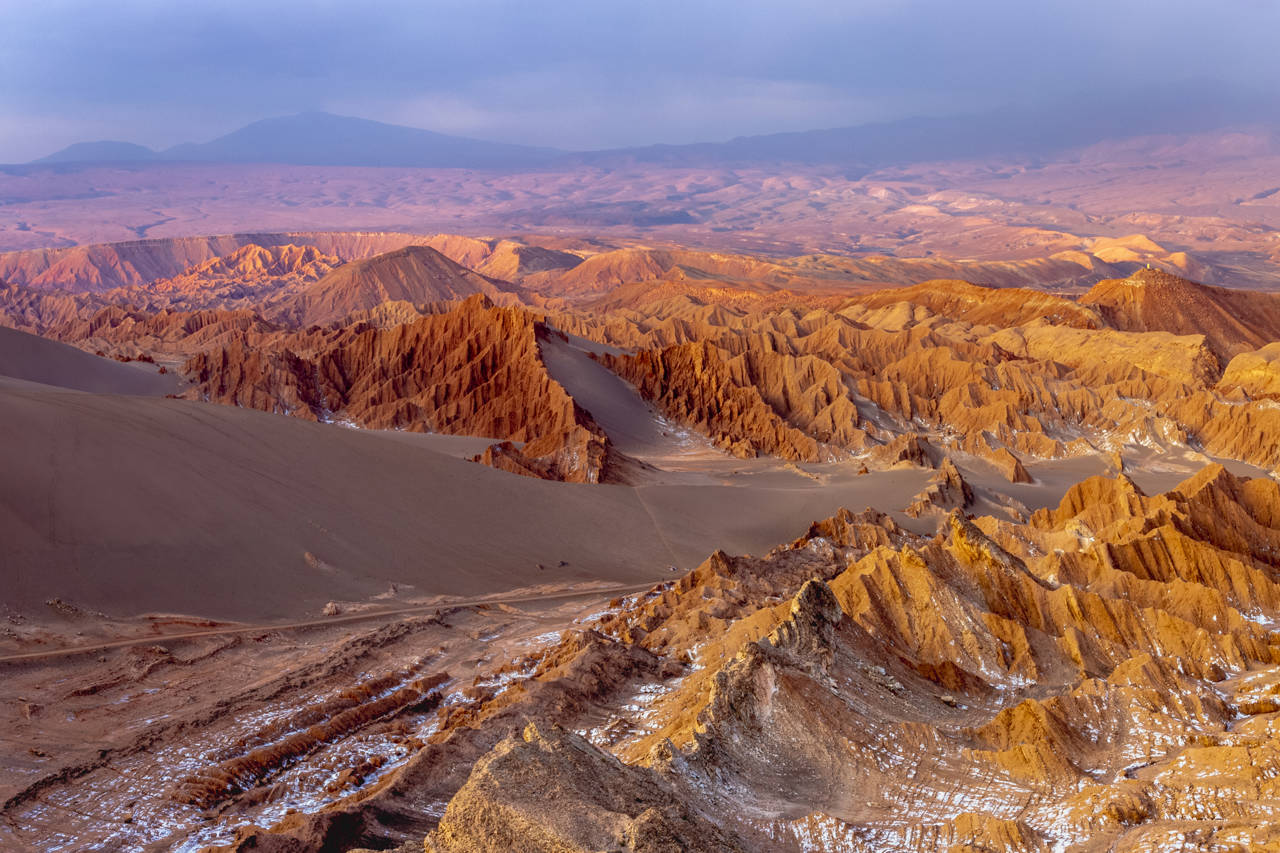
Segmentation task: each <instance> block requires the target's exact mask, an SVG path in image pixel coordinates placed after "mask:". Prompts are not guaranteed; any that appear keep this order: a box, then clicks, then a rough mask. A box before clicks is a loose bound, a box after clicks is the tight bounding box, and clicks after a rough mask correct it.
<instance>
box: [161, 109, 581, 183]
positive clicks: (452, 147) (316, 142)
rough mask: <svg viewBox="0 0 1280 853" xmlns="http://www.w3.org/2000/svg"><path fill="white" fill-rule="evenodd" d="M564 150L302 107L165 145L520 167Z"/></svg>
mask: <svg viewBox="0 0 1280 853" xmlns="http://www.w3.org/2000/svg"><path fill="white" fill-rule="evenodd" d="M560 154H561V152H559V151H556V150H555V149H551V148H533V147H530V146H526V145H507V144H505V143H501V142H485V141H482V140H479V139H467V138H465V137H461V136H447V135H445V134H443V133H434V132H432V131H430V130H420V129H418V128H414V127H401V126H399V125H394V124H384V123H383V122H380V121H369V120H368V119H362V118H349V117H346V116H336V115H330V114H329V113H300V114H298V115H292V116H282V117H279V118H269V119H263V120H262V121H255V122H254V123H253V124H250V125H246V126H245V127H242V128H240V129H239V130H237V131H234V132H232V133H229V134H227V135H226V136H221V137H219V138H217V139H215V140H213V141H212V142H205V143H202V144H196V143H187V144H185V145H178V146H175V147H173V148H170V149H169V150H167V151H165V152H164V154H163V156H164V159H166V160H186V161H192V160H198V161H214V162H222V163H289V164H293V165H299V166H418V167H437V168H473V169H519V168H529V167H532V166H539V165H542V164H544V163H547V162H549V161H551V160H553V159H555V158H556V157H558V156H559V155H560Z"/></svg>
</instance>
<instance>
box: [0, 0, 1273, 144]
mask: <svg viewBox="0 0 1280 853" xmlns="http://www.w3.org/2000/svg"><path fill="white" fill-rule="evenodd" d="M1278 29H1280V4H1277V3H1274V2H1262V0H1224V2H1222V3H1219V4H1215V7H1214V8H1213V10H1212V13H1211V14H1210V13H1209V11H1208V10H1207V6H1206V4H1204V3H1203V2H1197V0H1167V2H1165V3H1163V4H1161V5H1159V6H1158V7H1152V6H1151V5H1150V4H1149V3H1146V2H1136V0H1109V2H1103V0H1074V2H1068V0H1045V2H1039V3H1018V4H1015V3H1010V2H1007V0H971V2H967V3H956V2H954V0H793V2H790V3H787V4H782V3H778V2H776V0H738V2H736V3H732V4H730V3H725V2H722V0H650V1H649V2H646V3H640V2H634V0H626V1H625V2H624V0H611V1H610V2H600V0H593V1H592V2H581V0H542V2H539V3H529V2H527V0H522V1H521V2H515V0H381V2H377V1H376V0H372V1H371V2H368V3H363V4H356V3H353V2H335V0H306V1H305V2H304V0H256V2H249V0H189V2H186V3H173V2H171V0H163V1H162V2H161V0H115V1H114V2H112V3H100V2H97V1H96V0H45V2H42V3H39V4H36V3H30V4H18V3H12V2H4V0H0V32H4V33H5V37H4V38H2V39H0V79H4V80H5V85H4V86H0V120H3V121H4V123H5V125H6V126H9V127H12V126H14V124H15V121H17V120H18V119H19V118H25V119H26V120H28V122H29V123H30V127H31V130H30V132H29V133H27V134H25V135H24V136H23V137H22V138H21V139H19V138H15V137H13V136H11V135H10V134H6V135H5V137H3V138H0V160H3V159H6V158H12V157H13V153H12V152H16V151H18V150H20V149H23V148H26V147H30V146H32V145H36V144H45V143H52V142H54V141H55V139H56V140H61V139H63V138H64V135H63V130H64V129H65V128H66V127H67V123H70V125H75V123H76V122H77V121H79V122H80V126H81V127H82V132H78V134H77V136H76V137H75V138H79V139H85V138H91V137H92V136H95V135H101V134H108V135H111V136H116V137H120V138H125V139H129V140H133V141H138V142H142V143H144V144H152V145H168V144H172V143H175V142H178V141H185V140H203V139H208V138H211V137H212V136H215V135H217V134H219V133H222V132H226V131H229V130H231V129H234V127H236V126H237V125H239V124H242V123H243V122H245V121H247V120H251V119H253V118H260V117H264V116H269V115H279V114H285V113H290V112H298V111H301V110H308V109H331V110H334V111H339V112H346V113H350V114H354V115H362V116H368V117H372V118H382V119H384V120H393V121H403V122H406V123H412V124H416V125H419V126H427V127H432V128H434V129H439V130H444V131H452V132H464V133H471V134H473V135H487V136H492V137H494V138H502V139H506V140H509V141H529V142H536V143H542V144H554V145H559V146H562V147H571V148H582V147H594V146H599V145H619V144H637V143H643V142H654V141H669V142H684V141H692V140H698V139H706V140H712V139H721V138H725V137H727V136H733V135H738V134H745V133H760V132H768V131H773V130H789V129H800V128H802V127H810V126H831V125H838V124H849V123H855V122H859V121H867V120H875V119H879V118H893V117H900V116H906V115H913V114H938V113H945V112H958V111H963V110H969V109H980V108H984V107H988V106H996V105H999V104H1002V103H1007V102H1024V103H1025V102H1028V101H1032V100H1035V99H1045V98H1054V97H1061V96H1064V95H1066V94H1069V93H1075V92H1081V91H1089V90H1098V91H1102V90H1110V91H1117V90H1124V89H1127V88H1136V87H1142V86H1148V85H1151V84H1154V83H1157V82H1160V81H1162V80H1163V81H1168V80H1170V79H1179V78H1182V77H1216V78H1221V79H1225V80H1227V81H1228V82H1233V83H1242V84H1245V83H1249V82H1250V81H1251V80H1252V81H1258V84H1259V85H1264V84H1266V83H1267V81H1271V80H1274V79H1276V77H1277V74H1278V73H1280V58H1278V57H1277V53H1276V52H1275V51H1274V50H1273V49H1272V46H1271V44H1270V42H1271V40H1272V35H1271V34H1272V33H1274V32H1276V31H1277V30H1278ZM66 141H72V140H71V139H67V140H66Z"/></svg>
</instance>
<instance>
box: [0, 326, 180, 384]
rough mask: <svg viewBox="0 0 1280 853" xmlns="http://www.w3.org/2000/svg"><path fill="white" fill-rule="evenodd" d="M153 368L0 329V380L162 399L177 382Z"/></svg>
mask: <svg viewBox="0 0 1280 853" xmlns="http://www.w3.org/2000/svg"><path fill="white" fill-rule="evenodd" d="M156 370H157V369H156V366H155V365H154V364H142V363H134V364H122V363H120V362H118V361H112V360H111V359H106V358H99V357H98V356H96V355H90V354H89V353H87V352H84V351H83V350H78V349H76V348H75V347H73V346H68V345H67V344H60V343H58V342H57V341H50V340H47V339H45V338H41V337H37V336H36V335H29V334H27V333H26V332H19V331H16V330H14V329H9V328H5V327H0V376H10V377H13V378H14V379H24V380H26V381H28V382H40V383H42V384H44V385H57V386H59V387H62V388H72V389H75V390H77V391H94V392H97V393H100V394H143V395H149V396H163V395H164V394H167V393H169V392H171V391H175V390H177V387H178V381H179V380H178V378H177V377H176V376H173V375H163V374H160V373H157V372H156Z"/></svg>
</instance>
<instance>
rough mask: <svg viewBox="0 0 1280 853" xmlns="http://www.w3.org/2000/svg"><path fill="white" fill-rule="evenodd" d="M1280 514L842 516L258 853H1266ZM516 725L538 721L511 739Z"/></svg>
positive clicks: (1225, 480) (704, 576)
mask: <svg viewBox="0 0 1280 853" xmlns="http://www.w3.org/2000/svg"><path fill="white" fill-rule="evenodd" d="M945 464H946V463H944V466H945ZM1277 508H1280V486H1278V485H1277V484H1276V483H1274V482H1271V481H1266V480H1242V479H1239V478H1236V477H1234V476H1232V475H1231V474H1229V473H1228V472H1226V471H1225V470H1224V469H1222V468H1221V467H1220V466H1210V467H1208V468H1206V469H1204V470H1203V471H1202V472H1201V473H1200V474H1198V475H1196V476H1195V477H1193V478H1191V479H1190V480H1188V481H1186V482H1184V483H1183V484H1181V485H1180V486H1178V487H1177V488H1176V489H1174V490H1172V491H1170V492H1168V493H1166V494H1163V495H1157V496H1147V495H1145V494H1143V493H1142V492H1141V490H1139V489H1138V488H1137V487H1136V486H1135V485H1134V484H1133V483H1132V481H1130V480H1128V479H1126V478H1123V477H1121V478H1119V479H1105V478H1100V477H1098V478H1093V479H1091V480H1088V481H1085V482H1084V483H1081V484H1080V485H1078V486H1077V487H1075V488H1074V489H1072V490H1071V491H1070V492H1069V493H1068V494H1067V496H1066V497H1065V498H1064V499H1063V501H1062V503H1061V504H1060V506H1058V507H1057V508H1056V509H1053V510H1045V511H1041V512H1038V513H1037V514H1036V515H1035V516H1034V517H1033V518H1032V519H1031V520H1030V522H1028V523H1012V522H1008V521H999V520H996V519H992V518H981V519H976V520H974V521H968V520H965V519H964V518H963V516H961V515H960V514H959V513H958V512H953V513H952V514H951V515H950V517H949V519H948V521H947V524H946V525H945V527H944V529H943V530H942V532H940V533H939V535H937V536H936V537H934V538H932V539H927V540H926V539H923V538H921V537H916V536H913V535H912V534H909V533H906V532H904V531H902V530H901V529H900V528H898V527H897V526H896V525H895V524H894V523H893V522H892V521H891V520H889V519H887V518H885V517H884V516H882V515H878V514H875V513H870V512H869V513H864V514H862V515H858V516H855V515H852V514H849V513H841V514H840V515H838V516H836V517H835V518H832V519H829V520H827V521H825V522H822V523H819V524H815V525H814V526H813V527H812V528H811V529H810V530H809V531H808V533H807V534H806V535H805V536H803V537H801V538H800V539H798V540H796V541H795V542H794V543H792V544H791V545H788V546H785V547H781V548H778V549H775V550H774V551H773V552H771V553H770V554H768V555H767V556H766V557H764V558H760V559H753V558H732V557H728V556H726V555H724V554H715V555H713V556H712V557H711V558H710V559H709V560H708V561H707V562H706V563H704V564H703V565H702V566H700V567H699V568H698V569H697V570H695V571H694V572H692V573H690V574H689V575H687V576H686V577H684V578H682V579H681V580H680V581H678V582H676V583H675V584H668V585H663V586H660V587H656V588H654V589H653V590H651V591H650V592H649V593H647V594H644V595H638V596H635V597H632V598H629V599H627V600H625V601H618V602H615V605H614V609H613V610H612V612H610V613H608V614H606V615H604V616H603V617H601V618H600V619H599V620H598V621H597V622H596V623H595V624H594V625H593V626H592V630H590V631H586V632H570V633H567V634H566V635H565V636H564V637H563V638H562V640H561V642H560V644H559V645H557V646H555V647H554V648H552V649H549V650H547V651H545V652H542V653H539V654H536V655H534V656H532V657H530V658H529V659H522V660H514V661H512V662H511V663H510V665H509V668H508V669H507V670H505V671H507V672H509V673H510V674H511V675H512V676H513V677H514V681H513V683H512V686H510V687H508V688H506V689H505V690H498V691H485V692H483V693H481V694H479V695H478V696H477V698H476V699H475V700H474V701H473V702H471V703H470V704H469V705H467V706H465V707H456V708H453V709H449V710H447V711H442V712H441V715H442V717H443V721H442V724H441V727H440V733H439V734H438V735H437V736H435V737H434V738H433V741H434V743H433V745H432V746H429V747H428V748H427V749H425V750H424V751H423V752H422V753H420V754H419V755H418V756H417V757H415V758H414V759H413V760H412V761H411V762H410V763H409V764H408V765H406V767H405V769H404V770H403V771H401V772H399V773H398V774H393V776H392V777H391V778H389V779H388V780H387V781H386V782H385V783H382V784H380V785H379V786H377V787H376V789H375V790H373V791H371V792H370V793H368V794H367V795H365V796H363V797H362V798H359V799H353V800H351V801H348V802H345V803H342V804H340V805H339V806H337V807H335V808H334V809H333V810H331V811H330V812H328V813H325V812H322V813H320V814H317V815H315V816H311V817H307V818H301V817H299V818H297V819H294V820H291V821H289V822H287V823H286V824H285V825H282V826H281V827H280V828H279V831H278V832H277V833H274V834H272V833H260V832H259V833H253V834H250V835H246V836H244V837H243V838H242V839H241V841H240V842H239V846H238V847H237V849H275V850H286V849H290V850H291V849H301V848H300V847H298V846H297V842H296V841H291V840H290V839H302V838H306V839H308V843H311V844H317V843H340V839H342V838H354V837H362V838H369V837H376V836H377V833H378V832H379V831H381V832H384V833H386V834H385V835H384V836H382V837H383V838H385V839H386V840H388V841H390V842H392V843H397V842H398V841H399V840H401V839H403V838H405V836H406V835H407V836H408V837H409V838H410V839H412V838H414V834H413V832H412V831H409V832H406V831H405V828H406V827H408V826H411V825H412V826H423V825H428V826H431V827H433V831H432V833H431V834H429V835H428V840H427V842H426V843H427V849H436V850H441V851H444V850H455V849H482V850H483V849H500V848H501V846H502V845H504V844H509V843H510V839H512V838H516V837H521V838H523V839H528V841H527V845H528V849H530V850H564V849H572V850H577V849H583V850H598V849H617V848H621V849H668V848H667V847H662V846H659V845H660V843H666V844H668V845H676V846H675V847H672V848H671V849H679V847H680V846H681V845H683V846H684V847H685V848H689V847H693V848H697V849H719V847H718V846H717V845H725V844H727V845H730V849H741V850H761V851H764V850H769V851H775V850H782V851H800V850H808V849H814V848H815V847H816V848H819V849H848V850H858V851H863V850H865V851H871V850H876V851H930V850H939V851H946V850H985V851H1010V853H1012V851H1028V850H1033V851H1041V850H1051V849H1073V850H1082V851H1087V853H1092V851H1102V850H1134V851H1136V850H1148V849H1161V847H1160V845H1168V844H1178V845H1182V849H1197V850H1209V849H1219V848H1220V847H1222V846H1223V845H1226V849H1233V848H1232V845H1235V848H1238V849H1268V848H1267V847H1266V845H1268V844H1272V843H1274V840H1275V836H1274V832H1273V830H1271V829H1270V827H1271V826H1272V825H1273V824H1274V822H1275V821H1276V819H1277V818H1278V817H1280V808H1278V807H1277V806H1276V798H1275V797H1274V796H1273V792H1272V787H1273V786H1272V784H1271V781H1270V779H1271V776H1272V775H1273V772H1272V769H1273V767H1276V766H1280V752H1277V749H1276V742H1275V738H1274V737H1273V735H1272V732H1271V727H1272V717H1273V716H1274V715H1275V713H1276V712H1277V708H1280V704H1277V701H1276V698H1275V697H1276V695H1277V691H1278V690H1280V630H1277V628H1276V626H1277V624H1278V623H1277V622H1276V620H1277V619H1278V618H1280V583H1277V581H1276V579H1275V570H1276V568H1277V566H1278V565H1280V558H1278V557H1277V556H1276V555H1277V554H1280V550H1278V549H1277V545H1280V512H1278V511H1277ZM589 661H590V662H591V663H588V662H589ZM606 661H608V663H607V664H606ZM499 671H504V670H499ZM587 673H590V675H587ZM584 679H585V680H584ZM513 719H528V720H530V721H532V722H533V723H534V724H535V726H534V728H530V729H526V733H525V735H524V736H523V737H517V738H508V739H505V740H504V739H503V736H500V734H499V732H501V731H502V730H503V728H504V725H505V724H504V723H503V722H500V721H510V720H513ZM551 720H555V721H556V722H557V723H558V724H559V725H560V726H561V727H562V728H563V729H565V730H568V731H565V732H563V733H562V732H560V731H557V730H556V729H555V728H554V727H553V725H552V723H551ZM572 731H576V732H577V734H573V733H571V732H572ZM484 744H488V746H485V745H484ZM486 752H487V754H484V753H486ZM482 756H483V757H482ZM460 766H463V767H468V768H470V772H469V773H467V774H466V778H465V779H464V778H463V776H462V775H460V774H459V772H458V770H459V767H460ZM449 791H452V792H456V793H446V792H449ZM628 793H629V794H630V797H628V796H626V794H628ZM442 796H443V797H444V798H445V799H448V800H449V804H448V806H447V807H446V808H444V809H443V812H442V815H443V816H442V817H441V818H438V819H435V818H432V817H431V816H430V814H429V813H428V812H424V811H423V810H422V807H421V806H420V805H418V804H420V803H422V802H436V801H438V800H437V798H440V797H442ZM538 803H543V804H545V805H546V806H547V807H545V808H542V809H539V808H538V805H537V804H538ZM339 818H341V819H339ZM379 827H381V830H379ZM644 844H650V845H654V846H643V845H644ZM433 845H434V846H433ZM628 845H632V846H628ZM704 845H705V846H704ZM1214 845H1217V847H1215V846H1214Z"/></svg>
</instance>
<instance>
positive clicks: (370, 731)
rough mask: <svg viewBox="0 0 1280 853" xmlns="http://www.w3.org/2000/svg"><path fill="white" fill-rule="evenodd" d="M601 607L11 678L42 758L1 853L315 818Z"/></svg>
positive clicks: (10, 788)
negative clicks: (51, 677) (511, 663)
mask: <svg viewBox="0 0 1280 853" xmlns="http://www.w3.org/2000/svg"><path fill="white" fill-rule="evenodd" d="M584 601H585V602H586V603H585V604H584ZM602 604H603V602H599V603H591V599H590V597H589V596H588V597H587V598H586V599H578V600H574V599H570V600H569V602H567V603H561V604H554V603H553V604H551V605H545V604H541V603H536V602H535V603H533V604H532V605H526V607H530V606H531V607H532V608H533V609H519V608H517V607H512V606H509V605H504V606H481V607H478V608H477V607H473V608H466V609H452V610H451V609H445V610H443V611H441V614H440V616H438V617H429V616H428V617H418V618H410V619H407V620H404V621H401V622H391V623H389V624H387V625H384V626H379V627H372V628H364V629H360V628H358V627H356V628H355V629H346V630H345V631H344V630H343V629H338V628H328V629H326V628H323V627H321V628H314V629H311V630H308V631H294V632H280V633H273V632H270V631H264V632H262V633H259V634H256V635H249V636H247V637H241V636H237V637H233V638H210V639H208V640H204V639H201V640H192V641H187V642H179V643H174V644H172V648H165V649H160V648H158V647H157V648H148V647H142V648H131V649H125V650H121V651H113V652H109V653H107V654H106V655H105V657H106V658H107V661H106V663H105V664H99V663H98V662H97V661H96V659H68V660H66V661H64V662H62V663H61V664H57V665H55V666H54V667H53V668H52V670H50V669H34V668H32V669H13V670H11V677H10V678H9V679H7V686H6V694H10V693H12V694H13V695H20V696H22V697H24V698H25V699H26V702H27V704H26V705H25V706H24V707H26V709H27V710H26V712H25V713H23V712H22V711H21V709H19V710H18V712H17V717H16V718H14V719H10V720H9V721H8V724H7V726H6V728H7V729H8V731H9V733H10V734H9V736H8V737H7V738H6V741H7V743H6V750H9V751H13V752H15V753H17V752H18V751H19V749H18V746H19V744H28V745H29V752H28V753H27V757H28V758H29V759H30V762H29V764H30V766H29V767H27V768H25V769H21V772H17V771H18V770H19V768H13V770H14V773H13V775H10V776H8V778H7V779H6V798H7V803H6V806H5V813H6V816H7V818H9V822H8V824H7V828H6V830H5V835H4V837H5V838H6V839H7V840H6V841H5V844H12V845H14V846H15V848H17V849H24V846H38V847H40V849H51V850H52V849H57V850H80V849H85V848H86V846H99V847H102V848H103V849H137V848H139V847H141V846H144V845H147V844H158V845H160V849H181V850H196V849H201V848H203V847H204V846H206V845H209V844H224V843H228V842H230V841H232V840H233V839H234V838H235V835H236V832H237V829H238V828H239V827H243V826H249V825H252V824H258V825H271V824H274V823H276V822H278V821H280V820H281V819H284V818H285V817H287V816H288V815H290V814H295V813H296V814H307V813H311V812H314V811H316V810H318V809H320V808H322V807H324V806H325V805H327V804H330V803H332V802H334V801H336V800H339V799H342V798H343V797H346V796H349V795H351V794H352V793H354V792H357V791H359V790H361V789H363V788H366V787H368V786H369V785H371V784H373V783H375V782H376V781H377V780H379V779H380V778H383V777H384V776H386V775H387V774H388V773H390V772H391V771H393V770H394V769H395V768H397V767H399V766H400V765H402V764H403V763H404V762H405V761H406V760H407V759H408V758H409V757H410V756H411V755H412V754H414V753H415V752H416V751H418V750H420V749H421V748H422V747H423V745H424V744H425V743H426V742H427V741H429V740H430V739H431V737H432V735H433V734H435V732H436V731H437V730H438V729H439V727H440V725H441V722H442V721H443V720H444V719H446V718H447V715H448V713H449V709H450V708H451V707H453V706H456V705H459V704H465V703H467V702H469V701H471V700H470V699H469V698H468V697H474V696H478V695H479V696H484V695H492V694H496V693H499V692H501V690H502V689H503V688H505V687H506V686H508V685H510V684H511V683H513V682H514V681H516V680H517V678H518V677H520V673H518V672H512V671H508V670H506V669H504V668H503V667H504V665H505V662H506V661H507V659H508V657H510V656H511V655H515V654H517V653H519V654H525V655H529V654H534V653H536V652H538V651H539V650H541V649H544V648H545V647H546V646H547V645H549V644H554V643H555V642H557V641H558V639H559V631H558V630H549V629H550V628H551V627H552V626H561V625H563V624H564V623H566V622H570V621H571V620H572V619H573V618H574V617H575V615H589V613H583V607H584V606H586V607H588V609H589V610H590V611H592V612H595V611H598V610H599V608H600V606H601V605H602ZM104 670H105V671H106V672H107V673H109V674H110V677H107V678H104V675H103V672H104ZM50 671H55V672H59V673H62V678H60V679H58V680H57V681H56V682H55V683H49V682H48V680H47V679H46V676H47V675H48V673H49V672H50ZM8 698H12V696H10V697H8ZM11 704H13V703H6V707H9V706H10V705H11ZM55 715H56V717H57V720H58V722H57V724H56V725H55V724H54V723H53V718H54V716H55ZM99 749H101V750H103V752H102V754H99V752H98V750H99Z"/></svg>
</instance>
